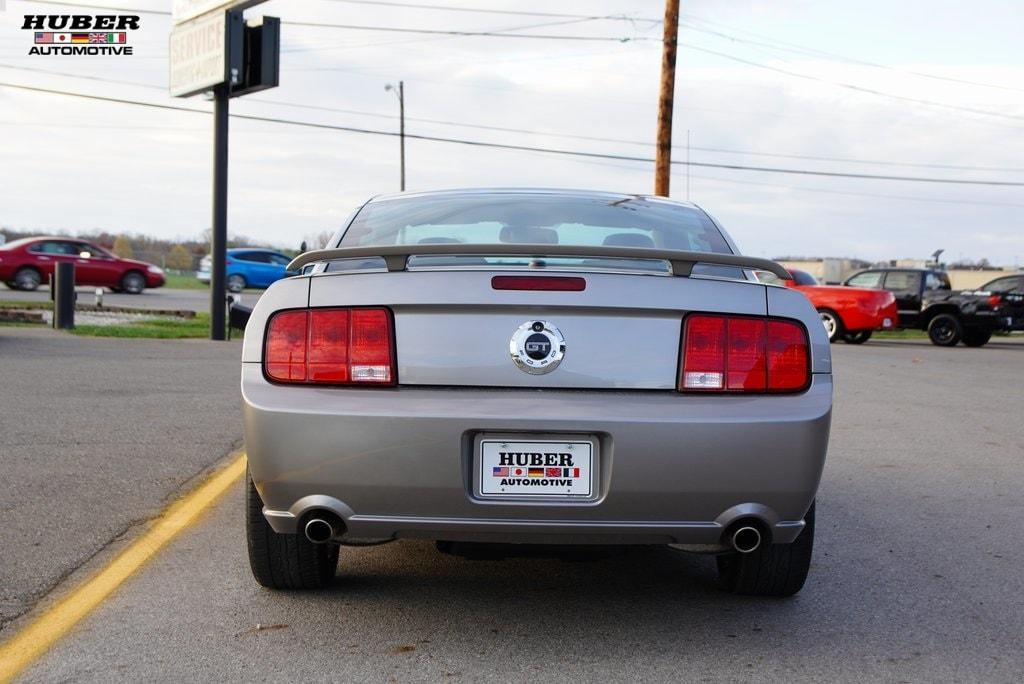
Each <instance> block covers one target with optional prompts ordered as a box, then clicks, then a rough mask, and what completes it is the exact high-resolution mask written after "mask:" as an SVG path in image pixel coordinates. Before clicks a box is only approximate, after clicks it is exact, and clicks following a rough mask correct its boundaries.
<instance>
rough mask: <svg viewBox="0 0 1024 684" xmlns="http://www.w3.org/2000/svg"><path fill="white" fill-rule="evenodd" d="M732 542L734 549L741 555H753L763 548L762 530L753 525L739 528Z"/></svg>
mask: <svg viewBox="0 0 1024 684" xmlns="http://www.w3.org/2000/svg"><path fill="white" fill-rule="evenodd" d="M730 541H731V542H732V547H733V548H734V549H736V550H737V551H739V552H740V553H753V552H754V551H757V549H758V547H760V546H761V530H759V529H757V528H756V527H752V526H751V525H744V526H742V527H737V528H736V531H735V532H733V533H732V537H731V538H730Z"/></svg>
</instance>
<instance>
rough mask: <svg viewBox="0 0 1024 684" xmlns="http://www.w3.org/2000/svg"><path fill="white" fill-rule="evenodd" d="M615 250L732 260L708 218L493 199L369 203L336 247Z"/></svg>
mask: <svg viewBox="0 0 1024 684" xmlns="http://www.w3.org/2000/svg"><path fill="white" fill-rule="evenodd" d="M457 243H464V244H483V245H497V244H517V243H518V244H552V245H555V244H557V245H580V246H597V245H614V246H619V247H647V248H651V249H653V248H658V249H681V250H689V251H694V252H713V253H719V254H731V253H732V250H731V249H730V247H729V243H728V242H726V240H725V238H724V237H723V236H722V233H721V232H720V231H719V230H718V227H717V226H716V225H715V224H714V223H713V222H712V221H711V219H709V218H708V216H707V215H706V214H705V213H704V212H702V211H700V210H698V209H693V208H690V207H684V206H679V205H674V204H669V203H666V202H660V201H650V200H646V199H643V198H636V197H623V198H607V197H586V196H576V197H573V196H565V195H548V194H530V193H516V194H512V193H500V194H499V193H494V194H486V193H481V194H472V195H443V196H436V197H409V198H399V199H389V200H383V201H379V202H370V203H369V204H367V205H366V206H365V207H363V209H362V210H360V211H359V213H358V214H357V215H356V217H355V219H354V220H353V221H352V224H351V225H350V226H349V228H348V230H347V231H346V232H345V234H344V236H343V237H342V238H341V242H340V244H339V246H340V247H364V246H376V245H416V244H457Z"/></svg>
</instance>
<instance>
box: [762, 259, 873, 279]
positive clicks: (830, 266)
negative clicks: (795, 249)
mask: <svg viewBox="0 0 1024 684" xmlns="http://www.w3.org/2000/svg"><path fill="white" fill-rule="evenodd" d="M775 261H778V262H779V263H780V264H782V265H783V266H785V267H786V268H791V269H794V270H797V271H806V272H807V273H810V274H811V275H812V276H814V277H815V278H817V279H818V280H819V281H821V282H822V283H825V284H828V285H833V284H836V283H841V282H843V281H844V280H846V279H847V278H849V277H850V276H851V275H853V274H854V273H856V272H857V271H861V270H863V269H865V268H869V267H870V266H871V263H870V262H868V261H864V260H862V259H846V258H837V257H818V258H814V257H779V258H778V259H776V260H775Z"/></svg>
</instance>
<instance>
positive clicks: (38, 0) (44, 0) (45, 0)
mask: <svg viewBox="0 0 1024 684" xmlns="http://www.w3.org/2000/svg"><path fill="white" fill-rule="evenodd" d="M22 2H31V3H35V4H37V5H61V6H63V7H83V8H86V7H87V8H89V9H102V10H111V11H112V12H132V13H133V14H163V15H166V16H171V13H170V12H168V11H167V10H153V9H141V8H138V7H111V6H110V5H93V4H91V3H77V2H58V1H57V0H22Z"/></svg>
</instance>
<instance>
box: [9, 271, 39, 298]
mask: <svg viewBox="0 0 1024 684" xmlns="http://www.w3.org/2000/svg"><path fill="white" fill-rule="evenodd" d="M42 284H43V276H42V274H41V273H40V272H39V271H37V270H36V269H34V268H32V267H31V266H23V267H21V268H19V269H18V271H17V273H15V274H14V287H15V288H17V289H19V290H23V291H25V292H32V291H34V290H37V289H39V286H40V285H42Z"/></svg>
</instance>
